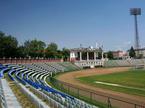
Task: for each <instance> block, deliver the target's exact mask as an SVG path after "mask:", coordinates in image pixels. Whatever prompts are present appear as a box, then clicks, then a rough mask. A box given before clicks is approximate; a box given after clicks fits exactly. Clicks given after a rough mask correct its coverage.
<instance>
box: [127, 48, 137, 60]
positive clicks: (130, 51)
mask: <svg viewBox="0 0 145 108" xmlns="http://www.w3.org/2000/svg"><path fill="white" fill-rule="evenodd" d="M129 56H130V57H133V58H134V57H136V55H135V50H134V48H133V46H131V48H130V50H129Z"/></svg>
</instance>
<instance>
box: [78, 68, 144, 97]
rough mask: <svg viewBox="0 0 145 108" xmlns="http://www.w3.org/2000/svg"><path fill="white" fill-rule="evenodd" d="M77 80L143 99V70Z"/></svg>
mask: <svg viewBox="0 0 145 108" xmlns="http://www.w3.org/2000/svg"><path fill="white" fill-rule="evenodd" d="M78 80H79V81H81V82H83V83H87V84H89V85H92V86H96V87H98V88H103V89H109V90H112V91H117V92H123V93H127V94H132V95H139V96H144V97H145V70H129V71H126V72H120V73H111V74H105V75H95V76H88V77H80V78H78Z"/></svg>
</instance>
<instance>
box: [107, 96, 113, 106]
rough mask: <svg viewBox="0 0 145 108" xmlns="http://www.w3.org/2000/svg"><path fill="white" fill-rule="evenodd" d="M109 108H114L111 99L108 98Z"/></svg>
mask: <svg viewBox="0 0 145 108" xmlns="http://www.w3.org/2000/svg"><path fill="white" fill-rule="evenodd" d="M108 108H112V106H111V101H110V98H109V97H108Z"/></svg>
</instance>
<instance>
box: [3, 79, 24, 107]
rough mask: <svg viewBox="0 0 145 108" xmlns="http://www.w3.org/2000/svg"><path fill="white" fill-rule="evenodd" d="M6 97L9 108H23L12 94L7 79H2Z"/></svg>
mask: <svg viewBox="0 0 145 108" xmlns="http://www.w3.org/2000/svg"><path fill="white" fill-rule="evenodd" d="M1 82H2V88H3V92H4V97H5V100H6V104H7V107H8V108H22V106H21V105H20V103H19V102H18V100H17V98H16V96H15V95H14V93H13V92H12V90H11V88H10V87H9V85H8V82H7V81H6V79H1Z"/></svg>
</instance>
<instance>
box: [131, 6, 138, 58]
mask: <svg viewBox="0 0 145 108" xmlns="http://www.w3.org/2000/svg"><path fill="white" fill-rule="evenodd" d="M130 14H131V15H134V22H135V46H134V47H135V49H136V50H137V56H138V49H139V48H140V44H139V33H138V22H137V15H141V8H131V9H130Z"/></svg>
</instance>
